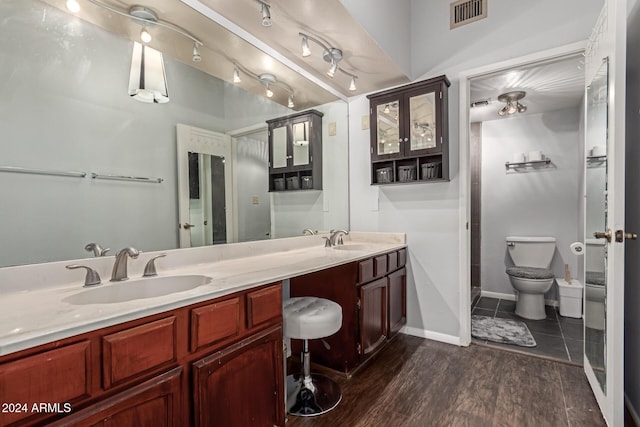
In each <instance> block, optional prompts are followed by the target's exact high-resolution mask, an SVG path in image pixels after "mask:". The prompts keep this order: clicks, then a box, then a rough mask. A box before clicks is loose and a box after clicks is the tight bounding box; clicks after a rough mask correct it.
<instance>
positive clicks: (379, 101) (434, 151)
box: [367, 75, 451, 185]
mask: <svg viewBox="0 0 640 427" xmlns="http://www.w3.org/2000/svg"><path fill="white" fill-rule="evenodd" d="M450 85H451V83H450V82H449V80H448V79H447V77H446V76H444V75H443V76H439V77H435V78H432V79H429V80H424V81H421V82H417V83H412V84H409V85H406V86H401V87H398V88H394V89H390V90H386V91H383V92H379V93H375V94H372V95H368V96H367V97H368V98H369V105H370V115H371V117H370V129H371V184H373V185H387V184H399V183H420V182H438V181H448V180H449V138H448V136H449V132H448V130H449V126H448V115H447V91H448V88H449V86H450Z"/></svg>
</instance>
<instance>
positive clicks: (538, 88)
mask: <svg viewBox="0 0 640 427" xmlns="http://www.w3.org/2000/svg"><path fill="white" fill-rule="evenodd" d="M584 78H585V77H584V58H583V56H582V55H574V56H571V57H567V58H564V59H559V60H554V61H551V62H547V63H543V64H537V65H531V66H527V67H519V68H514V69H510V70H505V71H501V72H499V73H494V74H491V75H487V76H483V77H478V78H476V79H473V80H472V81H471V85H470V93H471V98H470V99H471V102H472V103H473V102H475V101H481V100H485V99H488V100H489V105H488V106H484V107H475V108H471V110H470V113H469V118H470V121H471V122H483V121H488V120H499V119H503V120H504V119H508V118H510V117H518V116H522V115H527V114H538V113H545V112H550V111H556V110H562V109H566V108H575V107H578V106H579V105H580V102H581V101H582V98H583V95H584ZM514 90H523V91H525V92H526V93H527V94H526V96H525V98H524V99H523V100H521V101H520V103H521V104H523V105H526V106H527V111H526V112H524V113H516V114H514V115H512V116H502V117H501V116H499V115H498V110H500V109H501V108H502V107H504V105H505V103H503V102H499V101H498V96H499V95H500V94H502V93H505V92H511V91H514Z"/></svg>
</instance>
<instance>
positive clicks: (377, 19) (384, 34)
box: [340, 0, 414, 78]
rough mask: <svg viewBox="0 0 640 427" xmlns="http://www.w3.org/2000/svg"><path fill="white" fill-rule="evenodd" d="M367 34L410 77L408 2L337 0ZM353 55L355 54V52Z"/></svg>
mask: <svg viewBox="0 0 640 427" xmlns="http://www.w3.org/2000/svg"><path fill="white" fill-rule="evenodd" d="M340 2H341V3H342V4H343V6H344V7H345V8H346V9H347V11H349V13H350V14H351V16H353V17H354V18H355V19H356V20H358V22H360V24H361V25H362V26H363V27H364V29H365V30H366V31H367V32H368V33H369V35H370V36H371V37H372V38H373V39H374V40H375V41H376V42H377V43H378V44H379V45H380V47H381V48H382V49H384V50H385V52H387V54H388V55H389V57H390V58H391V59H392V60H393V61H394V62H395V63H396V65H397V66H398V67H400V69H401V70H402V71H403V72H404V73H405V75H407V77H409V78H413V77H414V76H413V75H412V74H411V73H412V67H411V26H410V25H407V23H408V22H411V4H412V1H411V0H394V1H388V0H340ZM354 53H355V54H356V55H357V54H358V53H357V52H354Z"/></svg>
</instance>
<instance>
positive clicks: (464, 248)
mask: <svg viewBox="0 0 640 427" xmlns="http://www.w3.org/2000/svg"><path fill="white" fill-rule="evenodd" d="M585 46H586V42H585V41H581V42H577V43H571V44H568V45H564V46H560V47H557V48H553V49H548V50H544V51H541V52H536V53H533V54H530V55H525V56H521V57H519V58H513V59H509V60H506V61H501V62H497V63H494V64H490V65H486V66H483V67H478V68H474V69H470V70H466V71H462V72H461V73H460V74H459V81H460V94H459V99H460V102H459V104H458V108H459V112H458V114H459V121H458V126H459V129H458V131H459V136H460V138H459V153H458V161H459V165H460V181H459V191H460V205H459V211H460V215H459V218H458V221H459V224H458V227H459V228H458V229H459V230H461V232H460V233H459V239H458V248H459V252H458V260H459V261H458V277H459V279H460V280H459V282H458V288H459V295H460V299H459V304H460V306H459V313H460V316H459V319H460V320H459V331H460V333H459V334H460V345H462V346H468V345H469V344H470V343H471V286H470V283H471V226H470V223H471V170H470V167H471V165H470V162H469V156H470V148H469V146H470V143H469V137H470V135H469V125H470V124H469V104H470V102H471V100H470V85H471V80H472V79H474V78H478V77H482V76H484V75H487V74H493V73H496V72H500V71H505V70H508V69H511V68H515V67H521V66H527V65H533V64H536V63H539V62H546V61H552V60H556V59H560V58H563V57H566V56H571V55H576V54H580V53H582V52H584V50H585Z"/></svg>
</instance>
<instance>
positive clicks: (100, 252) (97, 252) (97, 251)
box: [84, 243, 111, 257]
mask: <svg viewBox="0 0 640 427" xmlns="http://www.w3.org/2000/svg"><path fill="white" fill-rule="evenodd" d="M84 250H85V251H87V252H93V256H95V257H99V256H105V255H107V252H109V251H110V250H111V249H109V248H103V247H102V246H100V244H98V243H87V246H85V247H84Z"/></svg>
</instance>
